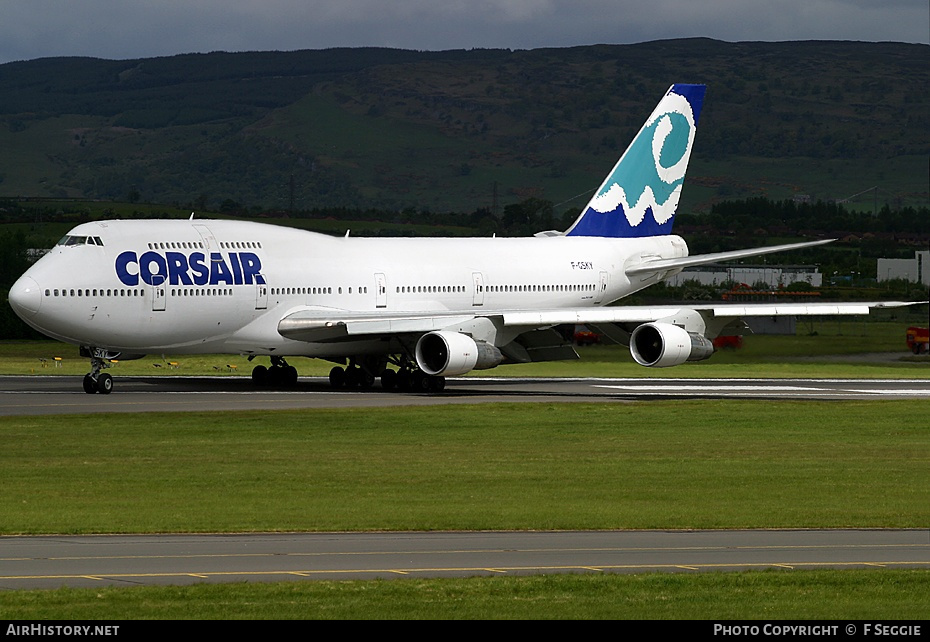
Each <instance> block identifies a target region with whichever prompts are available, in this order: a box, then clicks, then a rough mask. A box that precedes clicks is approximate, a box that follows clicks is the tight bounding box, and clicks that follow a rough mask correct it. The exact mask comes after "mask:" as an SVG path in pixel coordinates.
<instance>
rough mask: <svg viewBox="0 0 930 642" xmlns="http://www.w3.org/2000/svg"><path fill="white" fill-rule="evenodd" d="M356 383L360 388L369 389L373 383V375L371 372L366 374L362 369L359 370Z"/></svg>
mask: <svg viewBox="0 0 930 642" xmlns="http://www.w3.org/2000/svg"><path fill="white" fill-rule="evenodd" d="M358 385H359V386H360V387H361V388H362V390H369V389H371V387H372V386H374V385H375V376H374V375H373V374H368V373H367V372H365V371H364V370H361V371H360V372H359V373H358Z"/></svg>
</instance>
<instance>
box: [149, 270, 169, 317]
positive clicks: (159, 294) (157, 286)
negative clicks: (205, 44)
mask: <svg viewBox="0 0 930 642" xmlns="http://www.w3.org/2000/svg"><path fill="white" fill-rule="evenodd" d="M165 290H166V288H165V275H164V274H153V275H152V312H164V310H165V299H167V298H168V297H167V296H165V295H166V292H165Z"/></svg>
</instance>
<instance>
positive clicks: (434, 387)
mask: <svg viewBox="0 0 930 642" xmlns="http://www.w3.org/2000/svg"><path fill="white" fill-rule="evenodd" d="M428 379H429V390H430V392H442V391H443V390H445V389H446V378H445V377H442V376H438V377H428Z"/></svg>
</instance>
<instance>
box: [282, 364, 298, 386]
mask: <svg viewBox="0 0 930 642" xmlns="http://www.w3.org/2000/svg"><path fill="white" fill-rule="evenodd" d="M281 374H282V375H283V377H282V379H283V381H284V385H285V386H288V387H292V386H296V385H297V368H295V367H294V366H285V367H284V371H283V372H282V373H281Z"/></svg>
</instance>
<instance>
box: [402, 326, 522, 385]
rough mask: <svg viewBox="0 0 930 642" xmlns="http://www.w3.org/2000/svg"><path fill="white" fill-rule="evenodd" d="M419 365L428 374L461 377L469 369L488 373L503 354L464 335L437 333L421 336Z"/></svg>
mask: <svg viewBox="0 0 930 642" xmlns="http://www.w3.org/2000/svg"><path fill="white" fill-rule="evenodd" d="M416 359H417V365H418V366H420V370H422V371H423V372H425V373H426V374H428V375H449V376H453V375H460V374H465V373H466V372H469V371H470V370H487V369H488V368H494V367H495V366H498V365H500V363H501V361H503V360H504V356H503V355H502V354H501V351H500V350H498V349H497V348H496V347H495V346H493V345H491V344H490V343H486V342H484V341H475V340H474V339H472V338H471V337H470V336H468V335H466V334H462V333H461V332H448V331H445V330H438V331H435V332H429V333H427V334H424V335H423V336H422V337H420V340H419V341H417V347H416Z"/></svg>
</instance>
